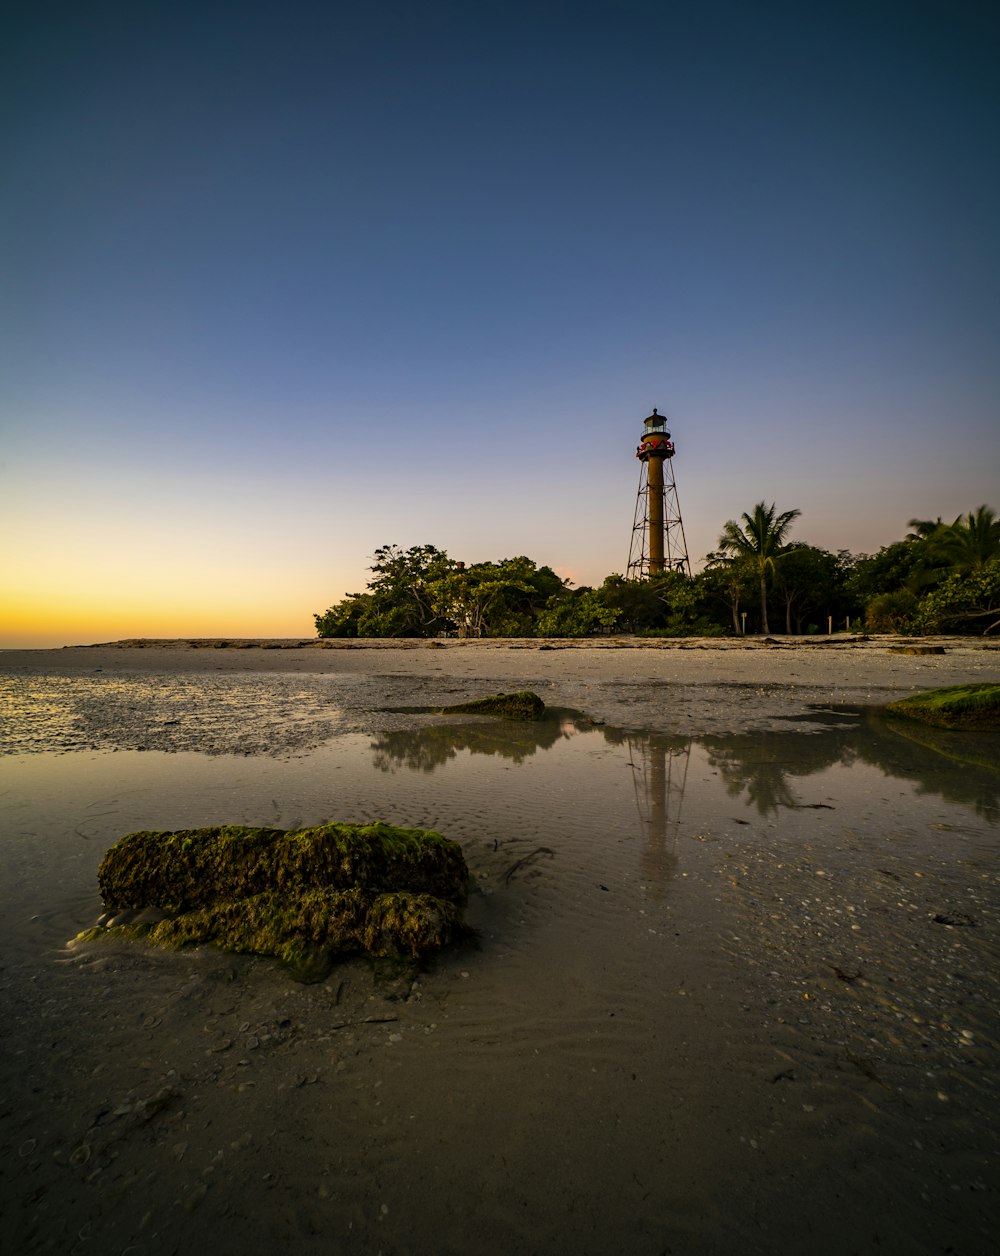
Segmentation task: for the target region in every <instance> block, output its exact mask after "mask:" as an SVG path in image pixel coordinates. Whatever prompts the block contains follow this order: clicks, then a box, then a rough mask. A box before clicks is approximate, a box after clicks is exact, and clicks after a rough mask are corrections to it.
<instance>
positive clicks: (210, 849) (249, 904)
mask: <svg viewBox="0 0 1000 1256" xmlns="http://www.w3.org/2000/svg"><path fill="white" fill-rule="evenodd" d="M98 883H99V886H100V890H101V896H102V898H103V900H104V905H105V908H106V909H107V915H106V919H107V924H106V925H104V926H99V927H98V928H97V929H93V930H88V931H87V933H86V934H82V935H81V939H84V940H89V939H92V938H94V937H97V936H117V937H142V938H146V939H147V940H149V941H150V942H154V943H156V944H158V945H160V946H168V947H181V946H185V945H187V944H189V943H205V942H214V943H216V944H218V945H219V946H222V947H223V948H225V949H227V950H232V951H243V952H252V953H255V954H259V955H275V956H278V957H279V958H280V959H283V960H284V961H285V962H286V963H288V964H289V965H290V966H291V968H292V970H293V972H294V973H295V974H296V975H298V976H300V977H301V978H302V979H316V978H318V977H320V976H325V974H326V972H327V971H328V970H329V965H330V962H331V961H332V957H333V956H334V955H343V954H358V953H365V954H368V955H371V956H375V957H387V956H395V955H405V956H407V957H409V958H410V959H413V960H420V959H423V958H425V957H427V956H429V955H431V954H433V953H434V952H435V951H438V950H440V949H441V948H442V947H444V946H446V945H447V944H448V943H449V942H451V941H453V940H454V939H456V938H458V937H460V936H462V935H463V933H464V932H465V928H464V926H463V924H462V908H463V906H464V903H465V899H466V895H467V892H468V884H469V871H468V868H467V866H466V863H465V858H464V856H463V854H462V849H461V847H460V846H459V845H458V843H457V842H453V841H450V840H449V839H448V838H445V837H442V836H441V834H439V833H433V832H430V831H428V830H424V829H404V828H399V827H397V826H395V825H391V824H381V823H376V824H364V825H352V824H324V825H319V826H317V827H315V828H309V829H297V830H285V829H270V828H250V827H243V826H237V825H233V826H218V827H212V828H202V829H182V830H179V831H176V832H151V831H143V832H138V833H129V834H128V835H127V836H126V837H123V838H122V839H121V840H120V841H119V842H117V843H116V844H115V845H114V846H112V847H111V849H110V850H109V851H108V852H107V854H106V855H105V857H104V859H103V861H102V863H101V866H100V870H99V872H98Z"/></svg>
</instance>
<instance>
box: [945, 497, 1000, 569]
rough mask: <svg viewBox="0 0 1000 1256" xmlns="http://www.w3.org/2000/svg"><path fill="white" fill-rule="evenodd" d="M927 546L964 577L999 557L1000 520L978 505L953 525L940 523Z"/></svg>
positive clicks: (991, 511) (993, 513) (986, 508)
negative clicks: (929, 545)
mask: <svg viewBox="0 0 1000 1256" xmlns="http://www.w3.org/2000/svg"><path fill="white" fill-rule="evenodd" d="M930 544H931V546H932V547H934V549H935V550H936V552H937V554H938V555H940V557H941V558H942V559H943V560H944V561H945V562H947V564H948V566H949V567H951V569H952V570H953V571H957V572H959V573H960V574H963V575H967V574H968V573H970V572H974V571H981V570H982V568H984V567H985V566H986V565H987V564H988V563H990V562H992V560H993V559H995V558H1000V519H997V517H996V514H995V512H994V511H993V510H992V509H991V507H989V506H977V507H976V509H975V510H970V511H969V513H968V514H967V515H959V517H958V518H957V519H956V520H955V522H954V523H951V524H942V525H941V526H940V527H939V528H938V529H937V530H936V531H935V532H934V533H933V534H932V535H931V537H930Z"/></svg>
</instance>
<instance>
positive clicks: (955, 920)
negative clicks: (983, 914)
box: [931, 911, 976, 929]
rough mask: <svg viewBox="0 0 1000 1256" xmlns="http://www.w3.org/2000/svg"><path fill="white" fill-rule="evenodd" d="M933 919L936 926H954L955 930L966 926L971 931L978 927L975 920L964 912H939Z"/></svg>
mask: <svg viewBox="0 0 1000 1256" xmlns="http://www.w3.org/2000/svg"><path fill="white" fill-rule="evenodd" d="M931 919H932V920H933V921H934V923H935V924H936V925H952V926H953V927H955V928H958V927H959V926H965V927H967V928H970V929H974V928H975V927H976V922H975V920H973V918H972V917H971V916H969V915H967V914H966V913H965V912H962V911H956V912H947V913H946V912H938V913H937V914H936V915H935V916H932V917H931Z"/></svg>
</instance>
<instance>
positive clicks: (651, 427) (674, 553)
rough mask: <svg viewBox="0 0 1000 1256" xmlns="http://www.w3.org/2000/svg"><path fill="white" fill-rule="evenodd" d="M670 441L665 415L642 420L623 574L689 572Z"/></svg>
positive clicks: (634, 577)
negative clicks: (632, 508)
mask: <svg viewBox="0 0 1000 1256" xmlns="http://www.w3.org/2000/svg"><path fill="white" fill-rule="evenodd" d="M675 452H676V451H675V449H674V442H673V441H672V440H671V439H670V433H669V432H668V431H667V420H666V416H665V415H662V414H657V412H656V410H655V409H654V410H653V413H652V414H651V415H650V416H649V418H648V419H645V420H643V432H642V436H641V437H640V440H639V446H638V448H637V449H636V451H635V456H636V457H637V458H638V459H639V463H640V470H639V493H638V496H637V497H636V499H635V519H634V521H633V523H632V544H631V546H630V548H629V555H628V568H627V570H626V573H625V574H626V577H627V578H628V579H629V580H641V579H642V578H643V577H644V576H655V575H657V574H658V573H659V572H661V571H683V572H684V573H685V574H687V575H689V576H690V574H691V563H690V561H689V559H688V552H687V540H686V538H685V536H684V522H683V520H682V519H681V507H680V503H679V502H678V500H677V482H676V480H675V479H674V462H673V459H674V453H675Z"/></svg>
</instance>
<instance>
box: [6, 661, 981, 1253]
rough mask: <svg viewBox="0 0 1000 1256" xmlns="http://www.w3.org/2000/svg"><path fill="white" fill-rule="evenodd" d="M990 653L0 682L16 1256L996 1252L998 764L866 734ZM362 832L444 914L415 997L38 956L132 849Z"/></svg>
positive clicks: (193, 962) (308, 668)
mask: <svg viewBox="0 0 1000 1256" xmlns="http://www.w3.org/2000/svg"><path fill="white" fill-rule="evenodd" d="M915 645H916V646H919V647H921V648H922V649H924V650H928V651H934V652H927V653H916V654H914V653H902V652H901V651H903V650H909V649H912V648H913V647H914V646H915ZM997 650H998V643H990V642H988V641H970V640H968V639H935V640H932V641H931V640H928V641H920V642H913V641H911V640H908V639H899V640H887V639H881V640H872V641H869V640H863V639H852V638H844V637H841V638H833V639H831V640H830V641H826V640H815V639H813V640H809V641H800V640H796V641H791V640H788V639H784V638H776V639H774V641H773V642H771V643H764V642H758V641H753V640H747V641H745V642H737V643H731V642H716V641H685V642H677V641H670V642H659V641H656V642H638V641H635V640H633V639H621V638H608V639H604V640H601V641H599V642H581V643H575V642H562V641H558V642H540V641H514V642H502V641H443V642H403V643H399V642H358V643H354V642H324V643H321V642H280V643H279V642H268V643H255V642H228V643H226V644H219V643H207V642H206V643H198V644H192V643H180V642H176V643H168V642H158V643H142V644H139V643H123V644H120V645H105V646H88V647H73V648H68V649H63V650H49V651H23V650H18V651H5V652H3V653H0V691H2V693H3V697H4V708H3V713H4V723H3V729H2V738H3V740H2V743H0V749H2V751H3V753H2V754H0V791H2V795H0V796H2V797H3V800H4V817H5V818H4V820H3V822H2V825H3V827H2V830H0V833H2V846H0V849H2V852H3V884H4V887H5V888H4V891H3V910H2V913H0V929H2V935H0V943H2V955H3V960H2V967H0V989H2V992H3V1009H4V1015H3V1025H2V1034H3V1048H2V1058H3V1073H4V1082H3V1096H4V1098H3V1106H2V1109H0V1163H2V1166H3V1167H2V1170H0V1191H2V1200H0V1203H2V1209H0V1211H2V1216H3V1221H2V1222H0V1225H2V1232H3V1236H4V1248H5V1250H10V1251H12V1252H13V1251H16V1252H18V1253H30V1252H42V1251H52V1252H60V1253H62V1252H78V1253H85V1252H90V1251H97V1250H102V1251H112V1252H126V1251H128V1252H134V1253H157V1254H159V1253H172V1252H187V1251H190V1250H193V1249H195V1248H197V1247H198V1246H200V1245H202V1244H204V1245H208V1246H209V1247H211V1248H213V1249H214V1250H215V1251H217V1252H218V1253H221V1254H226V1253H230V1252H231V1253H234V1254H235V1253H241V1254H242V1256H245V1254H246V1253H254V1252H260V1253H264V1252H272V1251H275V1250H286V1249H289V1248H291V1247H292V1245H294V1246H295V1248H296V1249H297V1250H301V1251H303V1252H306V1253H312V1252H316V1253H320V1252H323V1253H324V1254H327V1253H360V1254H364V1256H369V1254H370V1256H375V1254H376V1253H379V1252H381V1253H383V1254H384V1256H404V1254H408V1256H410V1254H413V1253H418V1254H422V1253H455V1254H456V1256H457V1253H467V1252H470V1251H480V1252H491V1253H492V1252H497V1253H536V1252H537V1253H554V1254H558V1256H562V1254H563V1253H566V1256H569V1254H570V1253H572V1254H573V1256H579V1254H580V1253H593V1256H604V1253H608V1252H619V1251H620V1252H629V1253H639V1254H641V1256H645V1254H647V1253H648V1254H649V1256H654V1254H655V1256H661V1254H662V1253H666V1252H669V1253H674V1254H686V1253H692V1254H698V1256H700V1254H702V1253H706V1254H709V1256H715V1254H718V1256H724V1254H727V1253H733V1252H741V1253H761V1254H764V1253H768V1254H771V1256H773V1254H775V1253H778V1254H783V1253H789V1256H790V1254H791V1253H799V1252H801V1251H802V1250H804V1249H807V1250H810V1251H812V1252H814V1253H829V1254H830V1256H834V1254H836V1256H839V1254H840V1253H843V1252H872V1253H875V1252H879V1253H881V1254H882V1256H884V1254H885V1253H887V1252H888V1253H901V1254H902V1253H907V1254H909V1253H928V1254H929V1253H945V1252H953V1253H957V1254H960V1256H980V1254H983V1256H985V1254H986V1253H987V1252H990V1253H992V1252H993V1251H994V1250H995V1249H996V1244H997V1239H998V1222H1000V1210H998V1206H997V1189H998V1186H1000V1181H998V1176H997V1170H996V1165H997V1163H1000V1159H998V1152H1000V1147H998V1142H1000V1139H998V1126H997V1118H996V1113H997V1111H998V1103H997V1100H998V1098H1000V1094H998V1090H1000V1084H998V1083H1000V1077H998V1068H997V1065H998V1055H997V1040H998V1037H1000V1025H998V1016H997V1010H996V1009H997V1005H998V995H1000V968H998V959H1000V946H998V933H997V927H998V923H1000V920H998V896H997V885H998V874H1000V869H998V861H997V839H998V835H1000V811H998V807H1000V778H998V776H997V773H996V766H995V765H996V759H997V756H996V753H995V749H994V747H995V741H991V740H990V738H988V737H984V736H979V737H972V736H971V735H955V736H956V737H957V740H954V741H952V742H950V743H948V744H947V745H946V746H945V747H944V748H942V744H941V743H940V742H938V741H935V739H934V738H933V737H924V736H923V735H922V734H918V733H916V732H915V733H914V734H913V735H912V736H911V735H909V734H907V733H906V732H902V733H901V732H899V731H898V730H897V729H895V728H893V727H890V726H889V725H888V724H887V723H886V722H885V721H884V720H883V719H882V717H881V716H880V715H879V713H878V709H879V708H880V707H881V706H883V705H884V704H885V703H886V702H889V701H891V700H893V699H894V698H897V697H901V696H905V695H906V694H909V693H913V692H915V691H918V690H921V689H929V688H934V687H939V686H944V685H951V684H959V683H963V682H967V681H983V680H991V681H992V680H996V679H997V677H998V673H1000V654H998V652H997ZM522 688H530V689H533V690H535V691H536V692H537V693H539V694H540V695H541V696H542V698H543V699H544V700H545V702H546V704H547V705H548V706H549V707H550V708H552V709H553V711H554V712H555V715H554V717H553V720H552V721H551V722H550V723H549V724H546V725H545V726H544V727H542V726H539V727H538V728H537V729H534V730H528V731H527V732H525V731H523V730H518V729H516V728H513V727H498V726H497V725H496V724H495V723H493V722H490V721H482V720H480V721H476V720H468V719H466V720H462V721H456V720H450V721H449V720H444V719H443V718H442V717H440V716H438V715H436V714H434V709H435V708H438V707H441V706H444V705H448V704H452V703H457V702H461V701H465V700H468V699H469V698H474V697H481V696H484V695H486V694H489V693H494V692H498V691H510V690H513V689H522ZM375 818H383V819H386V820H390V821H392V822H394V823H409V824H413V825H418V826H426V827H431V828H436V829H438V830H439V831H441V832H443V833H445V834H446V835H447V836H450V837H454V838H456V839H457V840H459V841H461V842H462V845H463V848H464V849H465V851H466V858H467V860H468V862H469V865H470V868H471V870H472V872H473V875H474V878H475V883H476V893H475V894H474V895H473V897H472V899H471V900H470V904H469V909H468V914H469V920H470V923H472V924H473V925H474V927H475V928H476V930H477V933H478V940H477V942H476V943H475V944H474V945H473V944H470V945H468V946H466V947H462V948H460V949H458V950H456V951H453V952H450V953H448V954H446V955H444V956H443V957H442V958H441V959H440V960H439V961H437V962H436V963H435V964H434V965H433V966H432V967H431V968H430V969H429V970H428V971H426V972H421V973H415V972H412V971H409V970H407V969H401V968H396V969H390V968H389V967H387V966H385V965H381V966H375V967H372V966H371V965H369V964H368V963H367V962H365V961H363V960H360V959H355V960H350V961H348V962H345V963H343V964H341V965H338V966H337V967H336V968H335V969H334V972H333V974H332V975H331V976H330V977H329V978H328V979H327V980H326V981H325V982H323V983H321V984H316V985H299V984H296V983H294V982H293V981H291V980H290V978H289V976H288V974H287V973H286V972H285V971H284V970H283V969H282V968H281V967H280V966H279V965H278V964H277V963H276V962H274V961H271V960H267V959H262V958H254V957H248V956H234V955H228V954H223V953H221V952H218V951H215V950H212V949H204V950H197V951H191V952H183V953H180V954H171V953H165V952H155V951H151V950H149V949H147V948H145V947H142V946H136V945H133V946H123V945H117V946H111V945H108V944H105V945H101V944H92V945H86V946H73V945H67V944H68V943H69V942H70V940H71V939H72V938H73V937H74V936H75V934H76V933H77V932H78V931H79V930H81V929H84V928H86V927H88V926H89V925H91V924H92V923H93V922H94V920H95V919H96V917H97V915H98V913H99V911H100V906H101V905H100V901H99V898H98V896H97V885H96V873H97V866H98V864H99V862H100V858H101V856H102V854H103V852H104V850H105V849H106V848H107V847H108V845H110V844H111V843H112V842H113V841H115V840H116V839H117V838H118V837H120V836H122V835H123V834H124V833H125V832H128V831H131V830H134V829H137V828H143V827H150V828H153V827H157V828H166V827H186V826H193V825H197V824H207V823H218V822H222V821H229V822H234V823H267V824H272V825H275V826H276V827H296V826H298V825H300V824H308V823H315V822H318V821H320V820H323V819H345V820H368V819H375Z"/></svg>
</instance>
